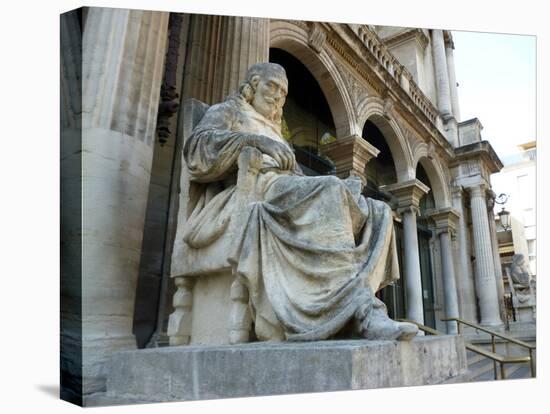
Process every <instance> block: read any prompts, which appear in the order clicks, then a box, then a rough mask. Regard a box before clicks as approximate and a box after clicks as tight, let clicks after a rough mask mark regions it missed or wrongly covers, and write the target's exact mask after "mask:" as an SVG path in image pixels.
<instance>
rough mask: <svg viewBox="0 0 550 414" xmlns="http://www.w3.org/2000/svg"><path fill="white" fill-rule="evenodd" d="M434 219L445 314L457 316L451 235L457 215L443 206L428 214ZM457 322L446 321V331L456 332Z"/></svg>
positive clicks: (454, 228)
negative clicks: (439, 251) (439, 247)
mask: <svg viewBox="0 0 550 414" xmlns="http://www.w3.org/2000/svg"><path fill="white" fill-rule="evenodd" d="M430 217H431V218H432V219H433V220H434V221H435V229H436V232H437V234H438V235H439V242H440V245H441V273H442V279H443V296H444V298H445V316H446V317H447V318H458V316H459V314H458V297H457V292H456V279H455V267H454V263H453V250H452V247H451V237H453V238H454V237H455V234H456V233H455V232H456V223H457V221H458V218H459V215H458V213H457V212H456V211H455V210H453V209H452V208H449V207H448V208H444V209H441V210H437V211H435V212H433V213H431V214H430ZM457 332H458V330H457V323H456V322H454V321H447V333H448V334H453V335H454V334H456V333H457Z"/></svg>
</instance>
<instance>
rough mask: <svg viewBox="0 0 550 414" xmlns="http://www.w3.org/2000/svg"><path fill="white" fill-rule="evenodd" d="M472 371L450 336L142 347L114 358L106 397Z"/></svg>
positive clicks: (206, 395)
mask: <svg viewBox="0 0 550 414" xmlns="http://www.w3.org/2000/svg"><path fill="white" fill-rule="evenodd" d="M466 370H467V365H466V353H465V348H464V341H463V339H462V337H461V336H450V335H449V336H424V337H417V338H415V339H414V340H413V341H411V342H398V341H366V340H338V341H319V342H299V343H292V342H283V343H266V342H263V343H262V342H259V343H258V342H257V343H249V344H242V345H233V346H229V345H227V346H178V347H167V348H156V349H141V350H131V351H119V352H116V353H115V354H114V355H113V357H112V360H111V366H110V373H109V376H108V379H107V394H106V395H105V397H107V398H106V399H104V402H107V401H109V403H110V404H117V403H118V404H120V403H137V402H161V401H181V400H202V399H215V398H233V397H251V396H261V395H277V394H293V393H309V392H327V391H342V390H360V389H372V388H385V387H401V386H412V385H428V384H441V383H448V382H458V381H462V380H465V379H464V378H465V376H466ZM90 402H91V401H90ZM90 405H95V404H93V403H92V404H90Z"/></svg>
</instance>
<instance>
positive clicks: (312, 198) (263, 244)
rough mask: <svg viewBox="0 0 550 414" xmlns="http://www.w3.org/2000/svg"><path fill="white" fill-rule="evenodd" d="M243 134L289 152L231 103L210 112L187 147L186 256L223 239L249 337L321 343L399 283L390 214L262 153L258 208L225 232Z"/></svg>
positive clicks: (350, 183)
mask: <svg viewBox="0 0 550 414" xmlns="http://www.w3.org/2000/svg"><path fill="white" fill-rule="evenodd" d="M249 134H259V135H264V136H267V137H268V138H270V139H274V140H276V141H278V142H281V143H283V144H284V145H287V144H286V142H285V141H284V140H283V139H282V138H281V134H280V127H279V126H278V125H277V124H275V123H272V122H271V121H269V120H268V119H266V118H265V117H263V116H262V115H260V114H259V113H257V112H256V111H255V110H254V108H253V107H252V106H250V105H249V104H248V103H247V102H246V101H245V100H244V99H243V98H242V97H241V96H240V95H234V96H232V97H230V98H229V99H228V100H226V101H225V102H223V103H221V104H218V105H214V106H212V107H211V108H209V109H208V111H207V112H206V114H205V115H204V117H203V118H202V120H201V122H200V123H199V124H198V125H197V126H196V128H194V130H193V133H192V134H191V136H190V137H189V138H188V139H187V141H186V143H185V146H184V157H185V160H186V163H187V168H188V171H189V174H190V179H191V182H192V183H193V184H192V186H193V188H192V190H193V191H192V192H193V193H194V195H193V196H192V197H191V203H190V204H191V212H190V215H189V218H188V221H187V223H186V227H185V233H184V241H185V243H184V247H185V249H186V252H184V254H185V255H187V256H188V257H190V258H193V257H200V255H201V251H204V252H207V251H208V248H209V246H211V245H213V244H215V243H218V244H220V242H221V241H224V240H223V238H224V237H230V238H231V240H225V241H224V242H225V243H221V244H220V245H224V246H226V247H227V249H226V251H224V252H223V254H225V255H226V256H227V257H224V260H226V261H227V263H228V264H231V265H232V266H233V269H234V270H236V272H235V273H236V275H237V277H239V278H241V280H242V281H243V283H244V284H245V285H246V286H247V287H248V289H249V293H250V305H251V310H252V313H253V315H254V320H255V324H256V331H257V332H258V331H260V332H261V331H262V330H264V331H266V332H268V331H269V329H270V328H269V326H271V327H273V326H278V327H279V328H278V329H281V328H282V330H283V331H284V334H285V335H286V338H287V339H289V340H317V339H325V338H327V337H329V336H331V335H333V334H335V333H337V332H338V331H339V330H340V329H341V328H342V327H343V326H344V325H345V324H346V323H347V322H348V321H349V320H350V318H351V317H353V315H354V314H355V313H356V311H358V310H359V309H360V307H361V306H363V308H364V307H365V305H369V304H370V303H372V300H373V293H372V292H373V291H376V290H378V289H379V288H381V287H383V286H385V285H387V284H388V283H390V282H392V281H394V280H396V279H397V277H398V266H397V256H396V251H395V241H394V236H393V221H392V212H391V209H390V208H389V206H387V205H386V204H384V203H383V202H380V201H376V200H371V199H365V198H364V197H363V196H361V194H360V183H359V181H358V180H357V179H348V180H341V179H339V178H337V177H334V176H320V177H305V176H301V175H298V174H296V173H290V172H282V171H280V170H279V169H278V168H276V166H277V163H276V161H275V160H273V159H272V158H271V157H269V156H267V155H265V154H264V155H263V164H262V165H263V168H262V170H261V173H260V174H259V175H258V179H257V184H256V188H257V190H258V201H257V202H253V203H250V204H249V205H248V206H246V208H244V209H242V208H241V209H240V211H239V212H238V213H239V214H244V215H245V220H244V221H243V222H242V223H243V224H242V225H241V227H240V228H238V229H237V231H236V232H235V231H232V232H230V231H228V228H229V227H230V224H231V220H235V217H236V212H235V211H234V210H235V208H236V202H235V199H236V189H235V185H234V182H235V179H234V178H235V176H236V171H237V160H238V156H239V153H240V151H241V149H242V148H243V147H244V144H245V143H244V139H243V137H244V136H245V135H249ZM197 189H198V190H199V191H198V192H197V191H196V190H197ZM218 251H219V249H218ZM205 254H206V253H205ZM209 254H211V253H209ZM216 254H219V253H216ZM190 260H192V259H190ZM215 260H219V257H216V258H215ZM189 268H190V269H191V268H193V263H189ZM191 273H194V274H190V276H197V275H199V274H198V273H197V272H196V271H194V272H191ZM199 273H200V272H199ZM199 276H200V275H199ZM262 325H265V326H263V327H262ZM271 329H272V328H271Z"/></svg>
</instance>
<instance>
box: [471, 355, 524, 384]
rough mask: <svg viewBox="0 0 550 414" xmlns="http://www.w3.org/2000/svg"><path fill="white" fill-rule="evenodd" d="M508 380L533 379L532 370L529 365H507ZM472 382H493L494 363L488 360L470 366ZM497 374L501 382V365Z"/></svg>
mask: <svg viewBox="0 0 550 414" xmlns="http://www.w3.org/2000/svg"><path fill="white" fill-rule="evenodd" d="M504 369H505V371H506V373H505V375H506V379H521V378H531V368H530V365H529V364H527V363H526V364H509V365H505V366H504ZM468 371H469V373H470V379H471V381H473V382H475V381H493V380H494V379H495V377H494V371H493V361H492V360H490V359H488V358H486V359H485V360H484V361H483V360H482V361H478V362H476V363H475V364H472V365H468ZM497 372H498V376H499V380H500V365H499V364H497Z"/></svg>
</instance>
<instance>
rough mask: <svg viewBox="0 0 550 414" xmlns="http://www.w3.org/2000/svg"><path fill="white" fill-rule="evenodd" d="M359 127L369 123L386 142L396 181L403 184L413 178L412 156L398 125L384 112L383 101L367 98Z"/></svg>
mask: <svg viewBox="0 0 550 414" xmlns="http://www.w3.org/2000/svg"><path fill="white" fill-rule="evenodd" d="M358 120H359V121H360V124H359V125H362V126H364V125H365V123H366V122H367V121H371V122H372V123H373V124H375V125H376V127H377V128H378V129H379V130H380V132H381V133H382V135H384V139H385V140H386V142H387V144H388V146H389V147H390V151H391V153H392V157H393V160H394V164H395V173H396V175H397V181H398V182H403V181H408V180H410V179H413V178H414V177H415V175H416V174H415V169H414V167H413V162H412V154H411V151H410V148H409V146H408V144H407V140H406V138H405V136H404V134H403V131H402V130H401V128H400V127H399V124H398V123H397V122H396V121H395V119H393V118H392V117H388V114H387V113H386V112H385V111H384V101H383V100H382V99H381V98H378V97H370V98H368V103H367V104H366V105H364V107H363V110H362V111H361V114H359V116H358Z"/></svg>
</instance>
